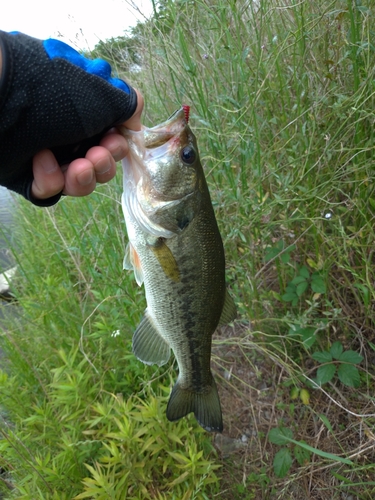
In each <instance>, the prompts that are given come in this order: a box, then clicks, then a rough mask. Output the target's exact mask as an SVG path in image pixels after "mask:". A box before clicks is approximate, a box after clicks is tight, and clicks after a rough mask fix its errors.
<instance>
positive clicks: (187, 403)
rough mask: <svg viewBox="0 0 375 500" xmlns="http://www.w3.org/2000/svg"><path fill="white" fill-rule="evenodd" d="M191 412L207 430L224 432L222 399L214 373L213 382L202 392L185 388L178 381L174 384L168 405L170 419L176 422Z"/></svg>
mask: <svg viewBox="0 0 375 500" xmlns="http://www.w3.org/2000/svg"><path fill="white" fill-rule="evenodd" d="M191 412H193V413H194V416H195V418H196V419H197V421H198V423H199V425H200V426H201V427H203V429H205V430H206V431H208V432H222V430H223V417H222V413H221V406H220V399H219V394H218V392H217V387H216V383H215V380H214V378H213V377H212V375H211V384H210V385H209V386H206V387H205V390H204V391H201V392H194V391H192V390H188V389H183V388H182V387H181V385H180V384H179V382H178V381H177V382H176V384H175V385H174V387H173V389H172V392H171V396H170V398H169V401H168V406H167V418H168V420H170V421H171V422H174V421H175V420H179V419H180V418H182V417H185V415H187V414H188V413H191Z"/></svg>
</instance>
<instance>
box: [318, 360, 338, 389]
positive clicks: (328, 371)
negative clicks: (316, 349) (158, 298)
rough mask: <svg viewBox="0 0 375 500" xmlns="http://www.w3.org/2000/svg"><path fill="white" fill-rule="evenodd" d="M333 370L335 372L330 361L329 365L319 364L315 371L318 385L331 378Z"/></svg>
mask: <svg viewBox="0 0 375 500" xmlns="http://www.w3.org/2000/svg"><path fill="white" fill-rule="evenodd" d="M335 372H336V366H335V365H334V364H333V363H330V364H329V365H323V366H320V367H319V368H318V371H317V372H316V381H317V382H318V384H320V385H322V384H325V383H326V382H329V381H330V380H332V378H333V376H334V374H335Z"/></svg>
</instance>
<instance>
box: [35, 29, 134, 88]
mask: <svg viewBox="0 0 375 500" xmlns="http://www.w3.org/2000/svg"><path fill="white" fill-rule="evenodd" d="M43 46H44V50H45V51H46V52H47V54H48V56H49V57H50V58H51V59H55V58H57V57H59V58H60V59H65V60H66V61H68V62H70V63H72V64H75V65H76V66H78V67H79V68H82V69H83V70H84V71H86V73H90V74H91V75H96V76H100V78H103V79H104V80H106V81H107V82H108V83H110V84H111V85H113V86H114V87H117V88H119V89H121V90H123V91H124V92H126V93H127V94H130V88H129V86H128V85H127V84H126V83H125V82H124V81H122V80H120V79H119V78H112V77H111V71H112V68H111V65H110V64H109V63H108V62H107V61H104V60H103V59H94V60H91V59H86V57H84V56H82V55H81V54H80V53H79V52H77V51H76V50H75V49H73V47H70V45H67V44H66V43H64V42H62V41H61V40H54V39H53V38H48V39H47V40H44V42H43Z"/></svg>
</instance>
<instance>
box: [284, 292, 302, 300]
mask: <svg viewBox="0 0 375 500" xmlns="http://www.w3.org/2000/svg"><path fill="white" fill-rule="evenodd" d="M295 299H297V300H298V297H297V295H296V293H295V292H288V293H284V295H282V296H281V300H283V301H284V302H293V300H295Z"/></svg>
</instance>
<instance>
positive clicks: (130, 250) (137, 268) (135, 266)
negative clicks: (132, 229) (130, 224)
mask: <svg viewBox="0 0 375 500" xmlns="http://www.w3.org/2000/svg"><path fill="white" fill-rule="evenodd" d="M123 269H127V270H128V271H134V276H135V281H136V282H137V284H138V285H139V286H141V285H142V283H143V270H142V266H141V261H140V259H139V255H138V253H137V251H136V249H135V248H134V247H133V245H132V244H131V243H130V241H129V243H128V244H127V246H126V250H125V257H124V262H123Z"/></svg>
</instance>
